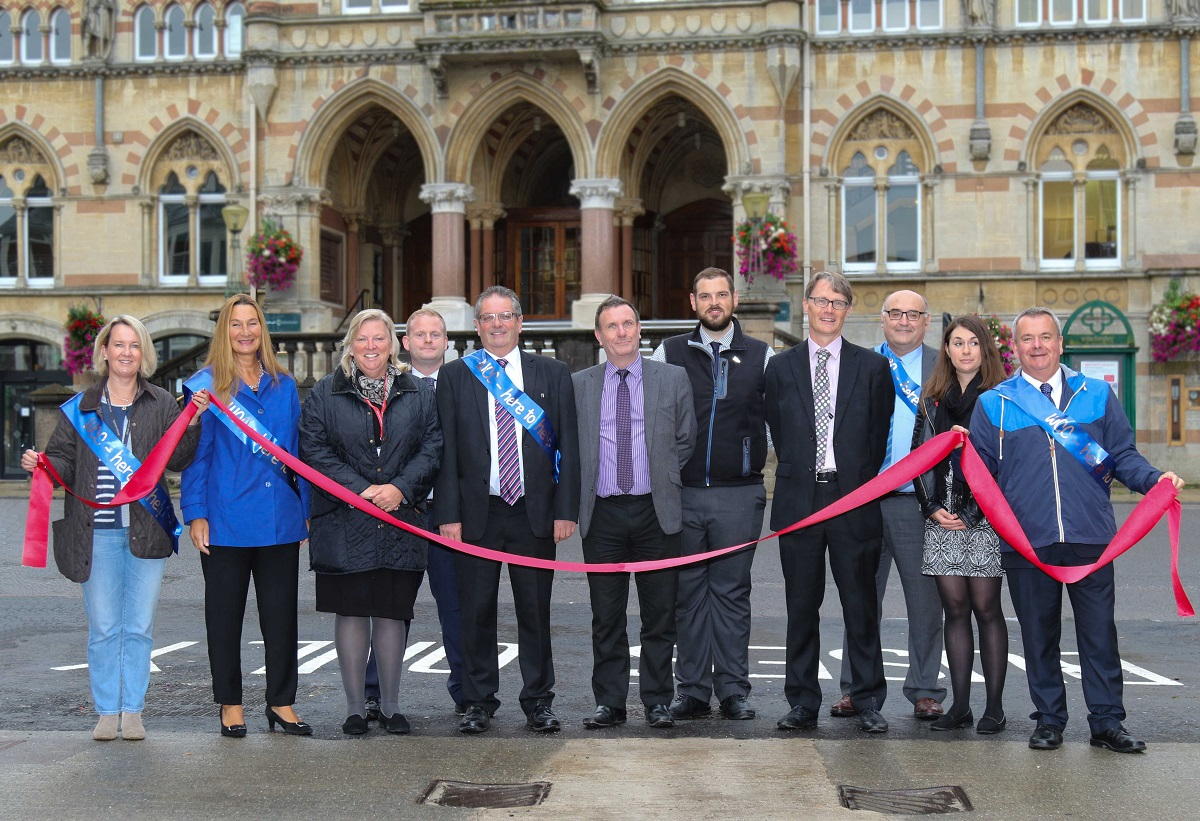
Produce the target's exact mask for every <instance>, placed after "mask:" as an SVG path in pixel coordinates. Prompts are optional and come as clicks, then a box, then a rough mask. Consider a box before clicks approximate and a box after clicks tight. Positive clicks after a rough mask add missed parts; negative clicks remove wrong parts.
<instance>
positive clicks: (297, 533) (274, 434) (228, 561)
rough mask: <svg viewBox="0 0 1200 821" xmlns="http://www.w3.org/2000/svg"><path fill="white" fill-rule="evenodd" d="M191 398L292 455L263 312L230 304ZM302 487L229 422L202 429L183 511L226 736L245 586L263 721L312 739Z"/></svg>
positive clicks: (234, 730)
mask: <svg viewBox="0 0 1200 821" xmlns="http://www.w3.org/2000/svg"><path fill="white" fill-rule="evenodd" d="M188 387H190V388H191V389H193V390H196V391H199V390H201V389H204V388H207V389H208V390H210V391H211V392H212V394H213V395H215V396H216V397H217V398H218V399H221V400H222V401H224V402H226V403H227V404H228V405H229V407H230V408H231V409H232V410H233V411H234V412H235V413H236V414H237V415H238V416H239V417H241V418H242V419H243V420H246V421H248V422H250V423H251V426H252V427H257V428H258V429H259V432H260V433H263V434H264V435H266V436H267V438H269V439H274V440H275V442H276V443H277V444H278V445H280V446H281V447H283V448H284V449H285V450H286V451H288V452H289V453H292V454H295V453H297V452H298V434H297V431H298V426H299V421H300V398H299V395H298V393H297V391H296V382H295V380H294V379H293V378H292V376H291V375H290V374H288V372H287V371H286V370H285V369H284V368H283V366H282V365H280V364H279V362H278V360H277V359H276V358H275V354H274V351H273V349H272V346H271V336H270V334H269V333H268V331H267V324H266V321H265V319H264V317H263V314H262V309H261V308H259V306H258V304H257V303H255V301H254V300H253V299H251V298H250V297H249V296H247V295H246V294H239V295H237V296H233V297H230V298H229V299H228V300H227V301H226V302H225V305H224V307H223V308H222V309H221V313H220V315H219V317H218V318H217V328H216V332H215V333H214V335H213V339H212V344H211V345H210V346H209V351H208V359H207V360H206V361H205V363H204V368H203V369H202V370H201V371H200V372H199V373H197V374H196V375H195V376H194V377H192V379H189V380H188ZM308 494H309V491H308V485H307V483H305V482H304V481H303V480H301V479H298V478H297V477H296V476H294V475H293V474H292V473H291V471H290V470H289V469H287V468H286V467H284V466H283V465H282V464H281V463H280V462H279V461H278V460H276V459H273V458H272V457H271V456H270V455H269V454H268V453H267V452H266V451H265V450H262V449H261V448H259V447H258V446H257V445H255V444H254V443H253V441H251V440H249V439H248V438H247V437H245V435H244V434H243V433H241V432H240V431H237V430H236V429H235V428H234V427H233V426H232V425H231V424H230V420H228V418H222V417H221V416H219V415H218V414H217V413H210V414H208V415H207V416H205V417H204V427H203V431H202V432H201V435H200V445H199V447H198V448H197V450H196V458H195V459H194V460H193V461H192V464H191V466H190V467H188V469H187V470H185V471H184V472H183V487H182V495H181V500H180V501H181V504H182V508H183V517H184V521H185V522H186V523H187V524H188V525H189V528H190V534H191V538H192V543H193V544H194V545H195V546H196V549H197V550H199V551H200V554H201V555H200V564H201V567H202V568H203V571H204V623H205V627H206V628H207V632H208V658H209V666H210V668H211V671H212V679H213V700H214V701H215V702H216V703H217V704H220V705H221V734H222V735H224V736H228V737H231V738H242V737H244V736H245V735H246V722H245V717H244V715H243V711H242V668H241V645H242V621H243V619H244V617H245V613H246V597H247V594H248V592H249V587H250V579H251V577H253V578H254V590H255V595H256V598H257V600H258V621H259V626H260V628H261V629H262V636H263V645H264V649H265V652H266V667H267V682H266V684H267V689H266V702H267V703H266V717H267V722H268V725H269V727H270V729H271V730H274V729H275V725H276V724H279V725H280V726H282V727H283V730H284V732H286V733H288V734H289V735H310V734H311V733H312V728H311V727H310V726H309V725H308V724H305V723H304V722H303V721H301V720H300V719H299V717H298V716H297V715H296V712H295V710H294V709H292V704H293V703H294V702H295V700H296V686H297V678H298V671H297V657H296V645H297V640H298V635H297V624H296V607H297V579H298V576H299V555H300V551H299V547H300V542H302V541H304V540H305V539H306V538H308V523H307V519H308Z"/></svg>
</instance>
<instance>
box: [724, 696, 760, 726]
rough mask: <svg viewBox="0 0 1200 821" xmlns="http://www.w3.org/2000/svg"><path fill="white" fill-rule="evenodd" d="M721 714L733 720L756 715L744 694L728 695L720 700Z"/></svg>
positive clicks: (747, 719)
mask: <svg viewBox="0 0 1200 821" xmlns="http://www.w3.org/2000/svg"><path fill="white" fill-rule="evenodd" d="M721 715H723V716H725V718H728V719H732V720H733V721H749V720H750V719H752V718H754V717H755V716H757V715H758V712H757V711H756V710H755V709H754V708H753V707H751V706H750V702H749V701H747V700H746V697H745V696H730V697H729V698H726V699H722V700H721Z"/></svg>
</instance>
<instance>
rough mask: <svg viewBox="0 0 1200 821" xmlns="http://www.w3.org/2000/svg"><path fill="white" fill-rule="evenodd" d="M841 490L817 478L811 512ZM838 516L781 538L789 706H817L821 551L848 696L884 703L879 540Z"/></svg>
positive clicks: (860, 704) (861, 705) (862, 702)
mask: <svg viewBox="0 0 1200 821" xmlns="http://www.w3.org/2000/svg"><path fill="white" fill-rule="evenodd" d="M841 496H842V494H841V492H840V491H839V490H838V486H837V483H836V482H829V483H818V484H817V488H816V497H815V498H814V500H813V501H814V505H813V509H814V510H821V509H822V508H824V507H828V506H829V505H831V504H833V503H834V502H836V501H837V500H838V499H840V498H841ZM854 515H855V513H854V511H851V512H849V513H845V514H843V515H841V516H837V517H835V518H833V519H829V520H828V521H824V522H821V523H820V524H816V525H813V526H812V527H808V528H805V529H804V530H800V531H797V532H795V533H791V534H788V535H787V536H781V537H780V539H779V559H780V563H781V564H782V565H783V580H784V589H785V596H786V598H787V613H788V624H787V655H786V659H787V660H786V662H785V663H786V668H785V673H786V675H785V676H784V685H783V692H784V695H785V696H786V697H787V700H788V704H790V705H791V706H792V707H807V708H808V709H810V710H813V711H816V710H819V709H820V707H821V685H820V683H819V682H818V680H817V675H818V671H819V669H820V668H819V664H820V656H821V634H820V610H821V604H822V602H823V601H824V599H825V549H826V547H828V548H829V568H830V570H832V571H833V580H834V582H835V583H836V584H837V589H838V597H839V598H840V599H841V602H842V618H843V620H844V621H845V623H846V636H847V639H848V645H847V647H846V653H847V655H848V659H842V664H847V663H849V665H850V690H849V695H850V698H851V700H852V701H853V702H854V706H855V707H856V708H857V709H859V710H862V709H866V708H867V707H868V706H870V703H871V700H872V699H873V700H874V702H875V709H877V710H878V709H880V708H881V707H883V701H884V699H885V698H886V697H887V682H886V681H885V680H884V677H883V651H882V649H881V647H880V643H879V604H878V599H877V597H876V594H875V572H876V571H877V570H878V569H879V555H880V552H881V550H882V548H883V534H882V533H881V534H880V535H879V537H878V538H875V539H868V540H865V541H864V540H861V539H856V538H855V537H854V536H853V534H851V532H850V524H849V521H848V517H850V516H854Z"/></svg>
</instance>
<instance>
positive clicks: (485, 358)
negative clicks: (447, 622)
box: [433, 286, 580, 734]
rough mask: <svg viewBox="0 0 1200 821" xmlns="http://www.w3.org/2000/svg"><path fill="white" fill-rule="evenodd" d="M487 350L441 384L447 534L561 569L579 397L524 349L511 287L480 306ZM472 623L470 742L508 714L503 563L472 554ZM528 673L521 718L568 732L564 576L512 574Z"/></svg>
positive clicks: (458, 571) (552, 362)
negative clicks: (555, 589)
mask: <svg viewBox="0 0 1200 821" xmlns="http://www.w3.org/2000/svg"><path fill="white" fill-rule="evenodd" d="M475 330H476V332H477V333H478V334H479V339H480V341H481V342H482V343H483V347H482V349H480V350H476V351H473V352H472V353H470V354H467V355H466V356H464V357H463V358H461V359H456V360H454V361H453V362H450V363H449V364H447V365H446V366H445V367H443V368H442V369H441V372H440V374H439V378H438V381H437V400H438V415H439V416H440V417H441V421H442V434H443V437H444V439H445V442H446V447H445V449H444V451H443V456H442V470H441V472H440V473H439V474H438V479H437V482H436V483H435V484H434V494H433V522H434V524H436V525H438V526H439V527H440V530H441V534H442V536H444V537H445V538H448V539H456V540H459V541H466V542H469V543H471V544H474V545H479V546H480V547H487V548H491V549H493V550H501V551H504V552H507V553H516V554H520V555H522V556H532V557H535V558H539V559H553V558H554V555H555V545H557V544H558V543H559V542H561V541H563V540H564V539H567V538H570V536H571V534H573V533H574V532H575V523H576V522H577V521H578V520H579V482H580V473H579V442H578V436H577V434H576V423H575V393H574V390H573V389H572V386H571V372H570V370H569V369H568V368H567V366H566V364H564V363H562V362H560V361H558V360H556V359H550V358H549V357H546V356H539V355H537V354H532V353H529V352H525V351H521V350H520V348H519V346H518V339H519V337H520V334H521V302H520V300H519V299H518V298H517V295H516V293H514V292H513V291H511V290H509V289H508V288H503V287H500V286H493V287H491V288H487V289H485V290H484V292H483V293H482V294H480V295H479V299H478V300H477V301H476V303H475ZM454 570H455V575H456V576H457V578H458V596H459V607H460V612H461V614H462V624H463V627H464V629H463V636H462V649H463V686H462V699H463V706H464V707H465V708H466V713H465V715H464V716H463V718H462V721H461V722H460V723H459V727H458V728H459V730H460V731H461V732H464V733H470V734H475V733H482V732H485V731H487V729H488V728H489V726H490V724H491V718H492V715H493V714H494V713H495V712H496V709H497V708H498V707H499V706H500V700H499V699H498V698H497V697H496V691H497V690H499V689H500V667H499V658H498V655H497V644H496V640H497V639H496V606H497V595H498V591H499V585H500V563H499V562H494V561H491V560H490V559H481V558H477V557H475V556H471V555H468V554H466V553H457V554H456V555H455V562H454ZM508 575H509V579H510V580H511V583H512V591H513V606H514V608H515V609H516V616H517V641H518V643H519V648H520V651H519V655H518V660H519V662H520V666H521V678H522V681H523V683H524V686H523V687H522V688H521V695H520V700H521V708H522V710H523V711H524V712H525V718H526V726H527V727H528V728H529V729H530V730H533V731H534V732H542V733H548V732H557V731H558V730H559V729H560V724H559V721H558V719H557V718H556V717H555V715H554V711H553V710H552V709H551V703H552V702H553V700H554V689H553V688H554V659H553V655H552V653H551V648H550V589H551V586H552V584H553V582H554V572H553V571H552V570H542V569H535V568H530V567H522V566H519V565H514V564H510V565H509V566H508Z"/></svg>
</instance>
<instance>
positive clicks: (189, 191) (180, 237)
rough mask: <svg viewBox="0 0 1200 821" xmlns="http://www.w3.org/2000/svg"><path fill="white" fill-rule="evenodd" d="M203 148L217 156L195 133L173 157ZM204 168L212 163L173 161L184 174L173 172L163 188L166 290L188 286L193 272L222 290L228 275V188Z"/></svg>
mask: <svg viewBox="0 0 1200 821" xmlns="http://www.w3.org/2000/svg"><path fill="white" fill-rule="evenodd" d="M197 147H198V148H199V151H201V152H204V151H212V148H211V146H209V145H208V143H207V142H205V141H204V140H203V138H201V137H199V136H198V135H196V134H194V133H189V134H185V135H184V136H182V137H181V138H180V139H179V141H177V142H176V143H175V144H174V145H173V146H172V149H171V150H169V152H168V153H169V154H171V153H179V149H181V148H182V149H188V148H190V149H193V150H195V149H197ZM203 165H212V160H202V161H198V162H195V163H193V162H190V161H187V160H184V161H183V162H181V163H178V162H171V166H172V167H179V168H181V172H180V173H176V172H175V171H171V172H169V173H168V174H167V176H166V179H165V181H164V182H163V184H162V186H160V187H159V189H158V251H159V279H160V281H161V282H162V283H163V284H164V285H186V284H187V283H188V282H190V281H191V276H192V273H193V271H194V272H195V275H196V280H195V281H196V282H197V283H198V284H200V285H219V284H221V283H224V282H225V277H226V275H227V273H228V259H227V254H226V244H225V240H226V236H225V234H226V231H225V221H224V220H223V219H222V218H221V209H222V208H223V207H224V206H225V204H226V199H225V186H224V185H222V184H221V181H220V178H219V177H218V175H217V173H216V172H215V171H211V170H208V171H204V170H201V166H203Z"/></svg>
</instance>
